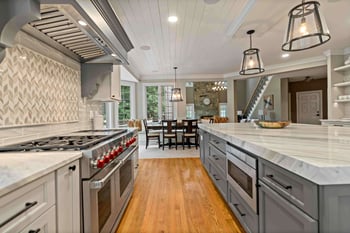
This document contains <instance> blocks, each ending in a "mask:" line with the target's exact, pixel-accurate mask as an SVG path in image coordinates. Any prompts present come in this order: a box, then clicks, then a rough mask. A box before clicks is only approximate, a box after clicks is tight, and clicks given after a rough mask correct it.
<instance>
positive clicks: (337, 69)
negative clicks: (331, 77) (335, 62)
mask: <svg viewBox="0 0 350 233" xmlns="http://www.w3.org/2000/svg"><path fill="white" fill-rule="evenodd" d="M347 70H350V64H348V65H345V66H339V67H336V68H334V71H347Z"/></svg>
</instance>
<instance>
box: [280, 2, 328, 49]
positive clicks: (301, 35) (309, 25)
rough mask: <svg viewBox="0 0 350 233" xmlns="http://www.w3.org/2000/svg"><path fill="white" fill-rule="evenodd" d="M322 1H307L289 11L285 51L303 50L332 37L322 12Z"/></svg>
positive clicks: (283, 46)
mask: <svg viewBox="0 0 350 233" xmlns="http://www.w3.org/2000/svg"><path fill="white" fill-rule="evenodd" d="M319 8H320V3H319V2H317V1H309V2H305V1H304V0H302V3H301V4H299V5H297V6H295V7H294V8H293V9H291V10H290V11H289V13H288V15H289V22H288V28H287V31H286V35H285V39H284V43H283V44H282V50H283V51H301V50H305V49H309V48H313V47H316V46H319V45H321V44H324V43H326V42H327V41H329V40H330V39H331V35H330V34H329V30H328V27H327V25H326V21H325V20H324V17H323V15H322V14H321V13H320V9H319Z"/></svg>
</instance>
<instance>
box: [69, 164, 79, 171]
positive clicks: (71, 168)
mask: <svg viewBox="0 0 350 233" xmlns="http://www.w3.org/2000/svg"><path fill="white" fill-rule="evenodd" d="M76 168H77V167H76V166H75V165H73V166H69V167H68V169H69V170H71V171H73V172H74V171H75V169H76Z"/></svg>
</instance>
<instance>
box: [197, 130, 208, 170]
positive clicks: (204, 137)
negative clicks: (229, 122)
mask: <svg viewBox="0 0 350 233" xmlns="http://www.w3.org/2000/svg"><path fill="white" fill-rule="evenodd" d="M199 132H200V141H199V149H200V157H201V161H202V164H203V165H204V167H205V168H206V169H207V170H208V161H207V160H208V154H209V144H208V141H209V134H208V133H207V132H205V131H203V130H200V131H199Z"/></svg>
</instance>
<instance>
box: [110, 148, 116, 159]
mask: <svg viewBox="0 0 350 233" xmlns="http://www.w3.org/2000/svg"><path fill="white" fill-rule="evenodd" d="M116 156H117V150H116V149H113V150H112V151H111V152H110V153H109V157H110V158H111V159H114V158H115V157H116Z"/></svg>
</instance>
